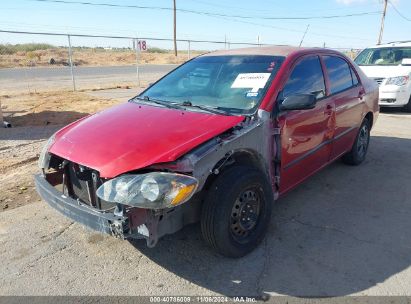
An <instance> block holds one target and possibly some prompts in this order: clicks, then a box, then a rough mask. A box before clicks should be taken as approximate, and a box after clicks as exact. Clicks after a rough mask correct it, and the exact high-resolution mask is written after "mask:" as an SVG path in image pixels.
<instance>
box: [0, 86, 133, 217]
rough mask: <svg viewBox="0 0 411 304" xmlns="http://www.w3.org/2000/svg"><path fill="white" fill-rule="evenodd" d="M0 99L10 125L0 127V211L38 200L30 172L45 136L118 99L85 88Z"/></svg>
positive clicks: (6, 96) (7, 96)
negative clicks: (100, 95) (10, 126)
mask: <svg viewBox="0 0 411 304" xmlns="http://www.w3.org/2000/svg"><path fill="white" fill-rule="evenodd" d="M130 91H131V89H130ZM124 101H126V99H123V102H124ZM0 102H1V105H2V109H3V115H4V119H5V120H6V121H7V122H9V123H11V124H12V126H13V128H12V129H0V184H1V185H2V187H1V188H2V191H0V212H1V211H2V210H9V209H13V208H16V207H19V206H22V205H24V204H27V203H29V202H32V201H35V200H37V194H36V192H35V190H34V185H33V181H32V174H33V173H34V172H36V170H37V159H38V156H39V153H40V151H41V147H42V145H43V144H44V141H45V139H46V138H48V137H49V136H50V135H51V134H52V133H53V132H55V131H56V130H57V129H59V128H61V127H62V126H64V125H67V124H69V123H71V122H73V121H75V120H77V119H79V118H81V117H84V116H86V115H89V114H92V113H96V112H98V111H100V110H102V109H105V108H108V107H110V106H112V105H114V104H118V103H119V102H120V100H119V99H115V98H101V97H98V95H97V94H93V95H91V94H88V93H85V92H71V91H54V92H42V93H32V94H14V95H2V96H0ZM11 133H12V134H14V135H10V134H11Z"/></svg>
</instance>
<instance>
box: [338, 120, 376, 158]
mask: <svg viewBox="0 0 411 304" xmlns="http://www.w3.org/2000/svg"><path fill="white" fill-rule="evenodd" d="M370 127H371V126H370V122H369V121H368V119H367V118H364V120H363V122H362V124H361V127H360V130H359V131H358V134H357V137H356V139H355V142H354V145H353V146H352V149H351V151H350V152H348V153H347V154H345V155H344V156H343V158H342V160H343V162H344V163H346V164H348V165H353V166H358V165H359V164H361V163H362V162H363V161H364V160H365V156H366V155H367V151H368V145H369V143H370Z"/></svg>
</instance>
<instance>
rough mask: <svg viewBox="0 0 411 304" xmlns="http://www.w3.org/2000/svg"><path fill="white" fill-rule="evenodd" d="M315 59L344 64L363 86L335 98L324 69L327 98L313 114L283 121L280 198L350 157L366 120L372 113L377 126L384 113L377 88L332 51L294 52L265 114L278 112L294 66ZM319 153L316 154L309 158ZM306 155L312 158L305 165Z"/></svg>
mask: <svg viewBox="0 0 411 304" xmlns="http://www.w3.org/2000/svg"><path fill="white" fill-rule="evenodd" d="M312 55H315V56H320V59H322V56H324V55H333V56H339V57H342V58H344V59H345V60H346V61H347V62H348V63H349V65H351V67H352V68H353V69H354V71H355V72H356V74H357V76H358V78H359V80H360V85H359V86H357V87H353V88H351V89H349V90H346V91H343V92H340V93H338V94H334V95H330V91H329V86H330V79H329V78H328V74H327V71H326V69H325V66H324V64H323V71H324V77H325V84H326V95H327V97H326V98H324V99H322V100H321V101H319V102H317V105H316V107H315V108H314V109H312V110H303V111H289V112H288V113H287V114H286V115H283V116H280V118H279V120H278V126H279V127H280V130H281V172H280V176H281V183H280V194H284V193H286V192H288V191H289V190H291V189H292V188H294V187H295V186H297V185H299V184H300V183H301V182H303V181H304V180H305V179H307V178H308V177H309V176H311V175H313V174H314V173H316V172H317V171H319V170H320V169H322V168H323V167H325V166H326V165H328V164H329V163H331V162H333V161H335V160H336V159H337V158H339V157H340V156H342V155H343V154H344V153H346V152H348V151H349V150H350V149H351V147H352V145H353V143H354V140H355V138H356V135H357V132H358V129H359V127H360V125H361V122H362V120H363V118H364V117H365V115H366V114H367V113H370V112H371V113H372V114H373V118H374V120H373V122H375V121H376V119H377V116H378V113H379V107H378V93H376V91H378V89H377V90H376V89H375V88H376V85H375V83H374V82H373V81H372V80H370V79H368V78H367V77H366V76H365V75H364V74H363V73H362V72H361V70H360V69H359V68H358V67H357V66H356V65H355V64H354V63H353V62H352V61H351V60H349V59H348V58H346V57H345V56H343V55H342V54H341V53H339V52H336V51H332V50H327V49H301V50H298V49H297V50H296V51H294V52H290V54H289V55H288V56H287V57H286V59H285V61H284V63H283V65H282V66H281V68H280V70H279V72H278V73H277V75H276V77H275V79H274V80H273V82H272V83H271V85H270V88H269V89H268V91H267V94H266V96H265V97H264V99H263V102H262V103H261V106H260V108H262V109H264V110H266V111H272V110H273V107H274V105H275V102H276V98H277V95H278V93H279V92H280V91H281V90H282V89H283V87H284V85H285V83H286V81H287V80H288V77H289V76H290V74H291V72H292V69H293V66H294V65H295V64H296V63H297V62H298V61H299V60H300V59H302V58H304V57H306V56H312ZM321 61H322V60H321ZM359 97H362V98H359ZM350 128H351V131H349V129H350ZM347 131H349V132H348V133H347V134H345V135H343V136H341V137H339V135H342V134H344V132H347ZM317 148H318V149H317ZM316 149H317V150H316ZM313 150H315V152H314V153H308V152H310V151H313ZM303 155H305V156H306V157H304V158H303V159H301V157H302V156H303Z"/></svg>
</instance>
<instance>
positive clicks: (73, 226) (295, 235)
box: [0, 91, 411, 297]
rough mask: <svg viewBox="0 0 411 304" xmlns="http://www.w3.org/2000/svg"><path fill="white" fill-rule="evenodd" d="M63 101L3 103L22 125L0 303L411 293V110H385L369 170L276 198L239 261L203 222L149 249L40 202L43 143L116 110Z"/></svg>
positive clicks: (7, 188) (96, 100)
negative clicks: (5, 298)
mask: <svg viewBox="0 0 411 304" xmlns="http://www.w3.org/2000/svg"><path fill="white" fill-rule="evenodd" d="M122 93H124V92H122ZM61 94H62V95H58V94H57V93H56V94H55V96H54V95H53V94H49V93H39V94H38V95H18V96H9V97H2V99H1V101H2V103H3V102H4V106H5V107H6V108H5V110H6V113H5V114H6V116H9V120H10V121H11V122H12V123H16V124H17V125H18V126H16V127H14V128H11V129H0V160H1V165H0V170H1V172H0V185H1V191H0V286H1V288H0V295H148V296H153V295H156V296H158V295H192V296H193V295H227V296H232V295H248V296H261V295H262V294H265V295H270V296H277V295H287V296H292V297H312V296H322V297H330V296H347V295H350V296H352V295H357V296H358V295H359V296H363V295H366V296H411V289H410V286H411V257H410V254H409V253H410V249H411V247H410V240H411V221H410V220H409V218H410V215H411V188H410V187H409V184H410V180H411V171H410V168H411V115H410V114H406V113H402V112H399V111H385V112H384V113H382V114H380V117H379V119H378V121H377V124H376V126H375V128H374V129H373V130H372V138H371V144H370V149H369V154H368V156H367V159H366V161H365V162H364V163H363V164H362V165H361V166H358V167H351V166H346V165H344V164H342V163H341V162H336V163H334V164H332V165H331V166H329V167H327V168H326V169H324V170H322V171H321V172H319V173H318V174H316V175H315V176H313V177H312V178H310V179H309V180H308V181H306V182H305V183H303V184H302V185H300V186H299V187H297V188H296V189H294V190H293V191H292V192H290V193H289V194H288V195H287V196H285V197H282V198H280V200H279V201H278V202H277V204H276V205H275V207H274V210H273V211H274V212H273V216H272V219H271V224H270V227H269V231H268V233H267V237H266V238H265V240H264V242H263V243H262V244H261V246H259V247H258V248H257V250H255V251H254V252H253V253H251V254H250V255H248V256H246V257H244V258H242V259H238V260H232V259H225V258H222V257H221V256H219V255H217V254H215V253H214V252H213V251H211V250H210V249H209V248H208V247H207V246H205V244H204V243H203V242H202V240H201V233H200V230H199V226H198V225H191V226H188V227H186V228H185V229H183V230H182V231H180V232H178V233H177V234H174V235H169V236H165V237H164V238H162V239H161V240H160V241H159V243H158V245H157V246H156V247H155V248H153V249H148V248H147V247H146V245H145V242H144V241H122V240H118V239H114V238H112V237H109V236H104V235H101V234H98V233H95V232H93V231H90V230H88V229H86V228H84V227H83V226H81V225H80V224H77V223H74V222H72V221H70V220H68V219H67V218H65V217H63V216H62V215H60V214H59V213H58V212H56V211H55V210H53V209H51V208H50V207H48V206H47V205H46V204H45V203H44V202H43V201H41V200H40V199H39V197H38V196H37V194H36V193H35V191H34V188H33V181H32V174H33V173H34V172H36V171H37V167H36V160H37V157H38V154H39V151H40V149H41V146H42V145H43V144H44V142H45V140H46V139H47V138H48V137H49V136H50V135H51V134H52V133H53V132H55V130H56V129H58V128H59V127H60V126H61V125H62V124H65V123H67V122H68V121H70V120H72V119H75V118H77V117H79V116H77V115H86V114H87V113H91V112H93V111H98V110H100V109H101V108H104V107H107V106H110V105H111V104H116V103H118V102H120V100H118V99H115V98H114V97H113V98H110V96H109V94H102V92H101V91H96V92H91V93H86V92H79V93H69V92H63V93H61ZM91 94H92V95H91ZM102 96H105V97H102ZM112 96H115V94H113V95H112ZM36 100H37V101H36ZM67 101H69V102H67ZM8 109H13V112H8ZM53 111H55V112H62V113H61V114H58V116H53V115H51V114H50V113H48V112H53ZM43 112H46V113H43ZM55 115H57V114H56V113H55ZM25 116H27V117H25ZM47 122H49V123H48V124H47ZM1 211H2V212H1Z"/></svg>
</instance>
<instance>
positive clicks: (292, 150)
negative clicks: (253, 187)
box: [278, 55, 335, 193]
mask: <svg viewBox="0 0 411 304" xmlns="http://www.w3.org/2000/svg"><path fill="white" fill-rule="evenodd" d="M294 94H314V95H315V96H316V97H317V103H316V106H315V108H313V109H308V110H292V111H290V110H289V111H284V112H282V113H280V114H279V118H278V119H279V125H280V132H281V141H282V142H281V180H280V193H284V192H286V191H287V190H289V189H291V188H292V187H293V186H295V185H296V184H298V183H299V182H301V181H302V180H304V179H305V178H306V177H308V176H310V175H311V174H313V173H314V172H316V171H317V170H319V169H320V168H321V167H323V166H324V165H326V164H327V163H328V161H329V159H330V155H331V145H330V144H329V143H330V142H331V139H332V137H333V125H334V117H335V116H334V103H333V102H332V100H331V99H329V98H327V97H326V89H325V81H324V74H323V69H322V65H321V61H320V58H319V57H318V56H315V55H310V56H305V57H302V58H300V59H299V60H298V61H297V63H296V64H295V65H294V68H293V70H292V72H291V74H290V76H289V78H288V80H287V82H286V84H285V85H284V88H283V90H282V92H281V93H280V96H281V98H280V100H283V99H284V98H286V97H287V96H290V95H294ZM280 100H279V101H278V102H281V101H280Z"/></svg>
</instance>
